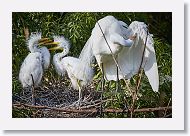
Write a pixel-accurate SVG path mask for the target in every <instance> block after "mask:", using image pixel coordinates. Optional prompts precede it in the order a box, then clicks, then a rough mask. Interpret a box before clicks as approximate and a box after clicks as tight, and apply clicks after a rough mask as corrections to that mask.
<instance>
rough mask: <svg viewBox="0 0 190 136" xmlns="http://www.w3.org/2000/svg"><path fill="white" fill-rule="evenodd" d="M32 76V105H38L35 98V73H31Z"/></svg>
mask: <svg viewBox="0 0 190 136" xmlns="http://www.w3.org/2000/svg"><path fill="white" fill-rule="evenodd" d="M31 77H32V105H36V99H35V96H36V94H35V88H34V78H33V75H32V74H31Z"/></svg>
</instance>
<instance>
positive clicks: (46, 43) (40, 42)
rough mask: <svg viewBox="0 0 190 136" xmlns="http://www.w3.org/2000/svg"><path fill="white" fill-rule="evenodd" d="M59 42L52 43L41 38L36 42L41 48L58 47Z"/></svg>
mask: <svg viewBox="0 0 190 136" xmlns="http://www.w3.org/2000/svg"><path fill="white" fill-rule="evenodd" d="M58 44H59V42H53V40H51V39H49V38H42V39H40V40H38V45H39V46H41V45H45V46H46V45H56V46H57V45H58Z"/></svg>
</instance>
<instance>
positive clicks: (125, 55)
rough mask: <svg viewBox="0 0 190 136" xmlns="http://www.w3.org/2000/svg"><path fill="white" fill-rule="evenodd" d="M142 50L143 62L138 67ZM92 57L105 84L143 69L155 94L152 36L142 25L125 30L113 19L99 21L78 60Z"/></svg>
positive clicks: (136, 22) (155, 72)
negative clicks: (105, 81)
mask: <svg viewBox="0 0 190 136" xmlns="http://www.w3.org/2000/svg"><path fill="white" fill-rule="evenodd" d="M130 37H132V38H130ZM135 37H136V38H135ZM131 39H132V40H131ZM146 39H147V42H146V46H145V41H146ZM144 48H145V53H144V59H143V62H142V64H141V60H142V57H143V51H144ZM89 50H92V51H91V53H92V54H89V53H88V51H89ZM93 55H94V56H95V58H96V60H97V62H98V65H99V66H100V68H101V69H102V72H103V74H104V77H105V79H107V80H108V81H110V80H114V81H118V80H119V79H124V78H125V79H130V78H131V77H132V76H133V75H135V74H137V73H138V71H139V69H140V67H141V68H143V69H144V71H145V74H146V76H147V77H148V80H149V83H150V85H151V87H152V89H153V90H154V91H156V92H157V91H158V87H159V77H158V68H157V62H156V56H155V50H154V41H153V38H152V34H148V35H147V25H146V24H145V23H143V22H138V21H134V22H132V23H131V24H130V25H129V27H128V26H127V24H125V23H124V22H122V21H119V20H117V19H116V18H114V17H113V16H106V17H104V18H102V19H100V20H99V21H98V22H97V23H96V24H95V27H94V28H93V30H92V33H91V36H90V38H89V40H88V42H87V44H86V45H85V46H84V48H83V50H82V52H81V54H80V57H81V58H92V57H91V56H93ZM112 55H113V56H114V57H115V58H116V61H117V64H118V66H119V68H120V70H118V68H117V66H116V63H115V60H114V59H113V56H112ZM88 56H89V57H88ZM90 61H91V60H90V59H87V60H85V59H84V62H83V64H82V65H85V64H88V63H90Z"/></svg>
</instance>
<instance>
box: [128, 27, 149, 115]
mask: <svg viewBox="0 0 190 136" xmlns="http://www.w3.org/2000/svg"><path fill="white" fill-rule="evenodd" d="M148 27H149V25H148V26H147V35H146V39H145V43H144V49H143V53H142V57H141V63H140V66H139V71H138V79H137V84H136V90H135V92H134V94H133V95H132V99H133V100H132V105H131V109H132V110H131V118H132V117H133V112H134V108H135V102H136V100H137V93H138V90H139V86H140V82H141V78H142V72H143V70H142V69H141V67H142V64H143V60H144V54H145V49H146V44H147V39H148Z"/></svg>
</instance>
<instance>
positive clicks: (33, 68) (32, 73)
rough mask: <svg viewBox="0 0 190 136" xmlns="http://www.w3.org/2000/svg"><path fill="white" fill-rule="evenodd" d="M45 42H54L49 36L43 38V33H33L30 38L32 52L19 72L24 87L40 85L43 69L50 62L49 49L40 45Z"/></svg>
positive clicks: (29, 44) (29, 46) (29, 45)
mask: <svg viewBox="0 0 190 136" xmlns="http://www.w3.org/2000/svg"><path fill="white" fill-rule="evenodd" d="M43 44H54V43H53V42H51V40H49V39H48V38H41V33H32V34H31V36H30V38H29V39H28V48H29V50H30V53H29V54H28V55H27V57H26V58H25V60H24V62H23V63H22V65H21V68H20V73H19V80H20V82H21V84H22V86H23V88H25V87H30V88H31V87H36V86H38V85H39V84H40V82H41V79H42V75H43V69H47V68H48V66H49V64H50V53H49V50H48V49H47V48H46V47H41V48H39V47H38V46H39V45H43ZM33 104H34V100H33Z"/></svg>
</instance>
